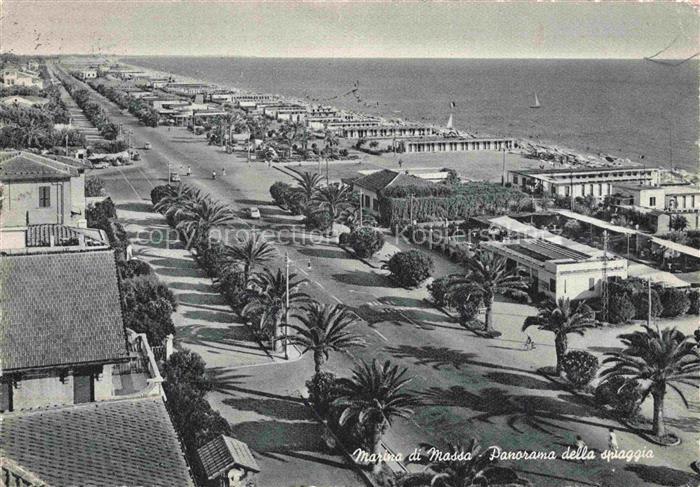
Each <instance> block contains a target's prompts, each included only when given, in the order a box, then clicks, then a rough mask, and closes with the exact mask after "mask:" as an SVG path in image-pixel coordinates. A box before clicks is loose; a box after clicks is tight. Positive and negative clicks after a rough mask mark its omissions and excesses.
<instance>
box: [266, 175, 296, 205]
mask: <svg viewBox="0 0 700 487" xmlns="http://www.w3.org/2000/svg"><path fill="white" fill-rule="evenodd" d="M291 189H292V187H291V186H290V185H288V184H287V183H283V182H281V181H277V182H276V183H274V184H273V185H272V186H270V196H272V201H274V202H275V204H276V205H277V206H280V207H282V208H287V197H288V195H289V192H290V191H291Z"/></svg>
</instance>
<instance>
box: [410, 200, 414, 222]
mask: <svg viewBox="0 0 700 487" xmlns="http://www.w3.org/2000/svg"><path fill="white" fill-rule="evenodd" d="M410 215H411V222H410V223H411V227H413V195H411V199H410Z"/></svg>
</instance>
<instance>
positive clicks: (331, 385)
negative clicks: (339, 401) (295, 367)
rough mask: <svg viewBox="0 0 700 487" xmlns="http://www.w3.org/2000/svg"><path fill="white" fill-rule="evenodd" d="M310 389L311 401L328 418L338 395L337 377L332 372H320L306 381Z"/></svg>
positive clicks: (322, 415)
mask: <svg viewBox="0 0 700 487" xmlns="http://www.w3.org/2000/svg"><path fill="white" fill-rule="evenodd" d="M306 388H307V389H308V391H309V402H310V403H311V405H312V406H313V407H314V409H315V410H316V412H317V413H318V414H319V416H321V417H322V418H326V417H327V416H328V413H329V412H330V409H331V403H332V402H333V401H334V400H335V399H336V398H337V397H338V396H337V385H336V378H335V375H333V374H332V373H330V372H319V373H318V374H315V375H314V376H313V378H312V379H311V380H309V381H306Z"/></svg>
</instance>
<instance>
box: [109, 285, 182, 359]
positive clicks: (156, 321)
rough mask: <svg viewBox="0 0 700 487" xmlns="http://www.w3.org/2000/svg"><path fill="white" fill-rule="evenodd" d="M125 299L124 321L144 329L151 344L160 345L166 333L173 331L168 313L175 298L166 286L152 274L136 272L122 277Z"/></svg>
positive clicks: (139, 331) (135, 327)
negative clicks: (131, 275)
mask: <svg viewBox="0 0 700 487" xmlns="http://www.w3.org/2000/svg"><path fill="white" fill-rule="evenodd" d="M121 291H122V296H123V299H124V325H125V326H126V327H127V328H131V329H132V330H134V331H135V332H137V333H145V334H146V336H147V337H148V342H149V343H150V344H151V345H154V346H156V345H160V344H161V343H162V341H163V339H165V337H166V336H168V335H170V334H173V335H174V334H175V325H174V324H173V321H172V319H171V315H172V313H173V311H174V310H175V308H176V306H177V301H176V300H175V296H174V295H173V293H172V291H170V289H168V286H166V285H165V284H163V283H162V282H160V281H159V280H158V279H157V278H156V277H155V276H153V275H150V276H138V277H134V278H132V279H125V280H123V281H121Z"/></svg>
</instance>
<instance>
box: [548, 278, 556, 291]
mask: <svg viewBox="0 0 700 487" xmlns="http://www.w3.org/2000/svg"><path fill="white" fill-rule="evenodd" d="M549 290H550V291H551V292H553V293H555V292H557V281H556V279H550V280H549Z"/></svg>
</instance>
